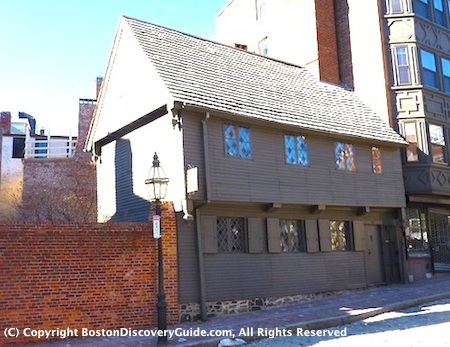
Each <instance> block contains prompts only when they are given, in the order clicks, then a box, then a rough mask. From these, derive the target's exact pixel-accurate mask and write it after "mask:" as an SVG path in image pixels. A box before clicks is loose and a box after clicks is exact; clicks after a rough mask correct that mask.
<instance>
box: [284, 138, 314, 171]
mask: <svg viewBox="0 0 450 347" xmlns="http://www.w3.org/2000/svg"><path fill="white" fill-rule="evenodd" d="M283 139H284V158H285V163H286V164H290V165H300V166H309V150H308V141H307V140H306V136H303V135H298V134H291V133H289V134H284V137H283ZM289 139H293V141H294V142H295V149H293V151H294V152H295V162H291V161H289V153H288V149H289V148H288V141H289ZM300 139H301V141H300ZM301 142H303V143H301ZM302 147H304V151H305V154H304V156H305V158H304V159H303V160H302V156H303V155H302V153H303V150H302Z"/></svg>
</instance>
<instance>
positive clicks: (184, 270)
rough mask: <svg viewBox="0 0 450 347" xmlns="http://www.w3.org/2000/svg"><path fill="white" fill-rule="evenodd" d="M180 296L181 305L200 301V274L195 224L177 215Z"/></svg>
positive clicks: (181, 214) (181, 215) (179, 214)
mask: <svg viewBox="0 0 450 347" xmlns="http://www.w3.org/2000/svg"><path fill="white" fill-rule="evenodd" d="M177 230H178V234H177V242H178V285H179V290H178V296H179V300H180V303H182V304H183V303H188V302H193V301H198V300H199V293H200V288H199V273H198V256H197V236H196V230H195V224H187V223H186V222H185V221H184V220H183V213H177Z"/></svg>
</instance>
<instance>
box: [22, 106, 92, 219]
mask: <svg viewBox="0 0 450 347" xmlns="http://www.w3.org/2000/svg"><path fill="white" fill-rule="evenodd" d="M95 106H96V101H95V100H91V99H80V102H79V112H78V139H77V145H76V148H75V155H74V156H73V157H72V158H64V159H26V160H25V161H24V169H23V194H22V208H21V213H20V215H21V220H23V221H31V222H43V221H64V222H66V221H68V222H94V221H96V220H97V176H96V169H95V166H94V165H93V163H92V162H91V153H85V152H83V148H84V142H85V141H86V136H87V132H88V130H89V125H90V122H91V119H92V115H93V113H94V110H95Z"/></svg>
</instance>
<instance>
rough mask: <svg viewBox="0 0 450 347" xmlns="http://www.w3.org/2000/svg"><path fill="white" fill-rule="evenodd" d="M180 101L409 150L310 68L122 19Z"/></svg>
mask: <svg viewBox="0 0 450 347" xmlns="http://www.w3.org/2000/svg"><path fill="white" fill-rule="evenodd" d="M122 20H123V22H125V23H126V25H128V26H129V28H130V29H131V31H132V32H133V34H134V36H135V37H136V39H137V41H138V42H139V44H140V46H141V47H142V49H143V50H144V52H145V53H146V55H147V56H148V59H149V61H150V62H151V63H152V64H153V65H154V67H155V68H156V70H157V71H158V74H159V75H160V77H161V78H162V80H163V81H164V83H165V84H166V86H167V88H168V89H169V92H170V93H171V95H172V97H173V99H174V100H176V101H180V102H183V103H185V104H188V105H192V106H196V107H204V108H208V109H214V110H219V111H225V112H230V113H233V114H237V115H240V116H245V117H252V118H256V119H261V120H265V121H270V122H276V123H281V124H287V125H293V126H298V127H300V128H303V129H307V130H310V131H318V132H322V133H328V134H332V135H334V134H335V135H337V136H342V135H344V136H350V137H355V138H362V139H370V140H375V141H383V142H389V143H392V144H405V141H404V139H403V138H402V137H401V136H400V135H399V134H397V133H396V132H395V131H394V130H393V129H392V128H390V127H389V125H388V124H386V123H385V122H384V121H383V120H382V119H381V118H380V117H379V116H378V115H376V114H375V113H374V112H373V111H372V110H371V109H370V108H369V107H368V106H367V105H365V104H364V103H363V102H362V101H360V100H359V98H358V97H357V96H356V95H355V93H353V92H351V91H348V90H345V89H343V88H341V87H339V86H336V85H332V84H328V83H324V82H320V81H318V80H317V79H316V78H315V77H314V76H313V75H311V74H310V73H309V72H308V71H307V70H306V69H305V68H303V67H299V66H296V65H293V64H289V63H285V62H281V61H278V60H274V59H270V58H267V57H263V56H259V55H257V54H254V53H250V52H246V51H243V50H240V49H236V48H233V47H229V46H226V45H223V44H220V43H216V42H213V41H210V40H206V39H202V38H198V37H195V36H191V35H188V34H184V33H181V32H178V31H176V30H172V29H168V28H164V27H161V26H158V25H154V24H150V23H147V22H143V21H140V20H136V19H132V18H128V17H123V19H122Z"/></svg>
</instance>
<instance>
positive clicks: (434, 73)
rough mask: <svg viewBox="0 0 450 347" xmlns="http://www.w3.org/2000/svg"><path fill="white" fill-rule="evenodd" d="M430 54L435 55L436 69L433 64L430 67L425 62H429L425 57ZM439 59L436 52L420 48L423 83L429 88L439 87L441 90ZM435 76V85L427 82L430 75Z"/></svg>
mask: <svg viewBox="0 0 450 347" xmlns="http://www.w3.org/2000/svg"><path fill="white" fill-rule="evenodd" d="M426 54H429V55H431V56H433V63H434V70H433V69H432V67H431V66H429V67H425V66H424V63H425V62H427V63H428V59H424V58H425V57H424V55H426ZM438 67H439V66H438V61H437V59H436V54H435V53H434V52H430V51H428V50H426V49H423V48H420V69H421V71H422V73H421V80H422V84H423V85H424V86H425V87H428V88H432V89H437V90H440V89H441V88H440V83H439V72H440V71H438V70H439V69H438ZM431 75H432V76H433V79H434V83H435V85H431V84H429V83H428V82H427V80H428V79H429V76H431Z"/></svg>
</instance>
